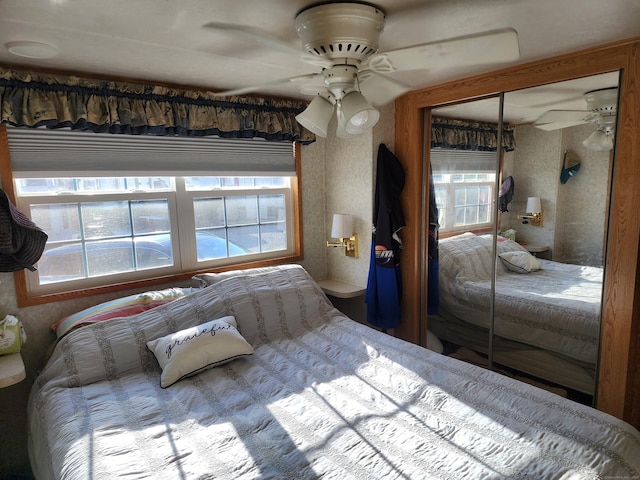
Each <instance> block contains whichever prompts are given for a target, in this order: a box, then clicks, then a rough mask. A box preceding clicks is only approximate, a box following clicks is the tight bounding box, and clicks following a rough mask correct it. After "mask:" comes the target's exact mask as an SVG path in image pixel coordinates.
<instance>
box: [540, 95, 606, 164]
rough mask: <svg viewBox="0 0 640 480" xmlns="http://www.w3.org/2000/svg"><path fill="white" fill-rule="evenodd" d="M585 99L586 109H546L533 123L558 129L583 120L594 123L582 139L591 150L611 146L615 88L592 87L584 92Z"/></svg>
mask: <svg viewBox="0 0 640 480" xmlns="http://www.w3.org/2000/svg"><path fill="white" fill-rule="evenodd" d="M584 99H585V101H586V102H587V110H549V111H548V112H545V113H543V114H542V115H541V116H540V118H538V119H537V120H536V121H535V122H534V123H533V124H534V126H536V127H538V128H540V129H542V130H559V129H561V128H567V127H573V126H576V125H582V124H584V123H595V124H597V128H596V130H595V131H594V132H593V133H592V134H591V135H589V137H587V138H586V139H585V140H584V142H582V143H583V144H584V146H585V147H587V148H589V149H591V150H597V151H601V152H608V151H609V150H611V149H612V148H613V133H614V132H615V128H616V111H617V107H618V88H617V87H609V88H601V89H598V90H592V91H590V92H587V93H585V94H584Z"/></svg>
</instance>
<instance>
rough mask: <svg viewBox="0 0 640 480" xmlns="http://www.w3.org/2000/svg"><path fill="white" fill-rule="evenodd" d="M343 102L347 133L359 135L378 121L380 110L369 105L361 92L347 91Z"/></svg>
mask: <svg viewBox="0 0 640 480" xmlns="http://www.w3.org/2000/svg"><path fill="white" fill-rule="evenodd" d="M341 103H342V114H343V115H344V121H345V123H344V129H345V131H346V133H348V134H350V135H359V134H361V133H364V132H366V131H367V130H369V129H370V128H373V126H374V125H375V124H376V123H378V119H379V118H380V112H378V110H376V109H375V108H373V107H372V106H371V105H369V102H367V100H366V99H365V98H364V97H363V96H362V94H361V93H360V92H350V93H347V94H346V95H345V96H344V98H343V99H342V102H341Z"/></svg>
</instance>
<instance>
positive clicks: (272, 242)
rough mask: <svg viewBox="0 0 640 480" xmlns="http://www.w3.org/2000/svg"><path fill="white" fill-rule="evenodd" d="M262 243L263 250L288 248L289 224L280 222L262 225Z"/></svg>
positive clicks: (271, 250)
mask: <svg viewBox="0 0 640 480" xmlns="http://www.w3.org/2000/svg"><path fill="white" fill-rule="evenodd" d="M260 244H261V246H262V251H263V252H273V251H276V250H285V249H286V248H287V224H286V223H285V222H278V223H269V224H266V225H261V226H260Z"/></svg>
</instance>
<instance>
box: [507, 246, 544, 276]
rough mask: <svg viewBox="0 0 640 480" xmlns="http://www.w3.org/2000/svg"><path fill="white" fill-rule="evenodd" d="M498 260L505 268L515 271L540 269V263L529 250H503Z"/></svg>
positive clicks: (523, 271) (527, 271)
mask: <svg viewBox="0 0 640 480" xmlns="http://www.w3.org/2000/svg"><path fill="white" fill-rule="evenodd" d="M500 260H501V261H502V264H503V265H504V266H505V268H506V269H507V270H510V271H512V272H516V273H529V272H535V271H536V270H542V265H540V262H539V261H538V259H537V258H536V257H534V256H533V255H531V254H530V253H529V252H519V251H518V252H504V253H501V254H500Z"/></svg>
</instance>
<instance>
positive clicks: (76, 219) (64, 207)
mask: <svg viewBox="0 0 640 480" xmlns="http://www.w3.org/2000/svg"><path fill="white" fill-rule="evenodd" d="M30 210H31V218H32V219H33V221H34V223H35V224H36V225H38V226H39V227H40V228H41V229H42V230H44V231H45V232H47V235H49V242H61V241H65V240H78V239H80V238H81V236H82V235H81V232H80V216H79V210H78V204H77V203H54V204H50V205H32V206H31V209H30Z"/></svg>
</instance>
